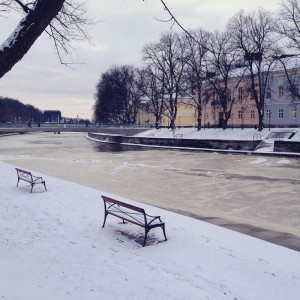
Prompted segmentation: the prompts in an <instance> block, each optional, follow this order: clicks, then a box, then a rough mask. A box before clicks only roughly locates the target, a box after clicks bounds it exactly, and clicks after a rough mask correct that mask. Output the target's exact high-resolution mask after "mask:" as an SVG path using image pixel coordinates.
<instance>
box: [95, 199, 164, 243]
mask: <svg viewBox="0 0 300 300" xmlns="http://www.w3.org/2000/svg"><path fill="white" fill-rule="evenodd" d="M101 197H102V199H103V202H104V221H103V225H102V227H104V226H105V222H106V218H107V216H108V215H112V216H115V217H117V218H120V219H122V220H123V222H124V221H125V220H126V221H127V222H130V223H132V224H135V225H138V226H140V227H143V228H144V229H145V237H144V243H143V247H144V246H145V245H146V240H147V235H148V232H149V231H150V230H151V229H153V228H156V227H161V228H162V230H163V233H164V237H165V240H167V237H166V232H165V223H164V222H162V221H161V219H160V216H150V215H147V214H146V212H145V210H144V209H143V208H141V207H137V206H134V205H131V204H128V203H125V202H122V201H120V200H116V199H112V198H110V197H106V196H101ZM123 208H125V209H123ZM131 211H134V212H136V213H132V212H131ZM138 218H140V219H138Z"/></svg>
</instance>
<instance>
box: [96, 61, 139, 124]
mask: <svg viewBox="0 0 300 300" xmlns="http://www.w3.org/2000/svg"><path fill="white" fill-rule="evenodd" d="M95 98H96V103H95V107H94V119H95V120H96V122H99V123H104V124H105V123H106V124H107V123H113V124H135V123H136V116H137V109H138V107H139V103H140V99H141V93H140V82H139V75H138V73H137V70H136V68H135V67H134V66H132V65H122V66H113V67H111V68H110V69H109V70H108V71H106V72H104V73H102V75H101V78H100V80H99V82H98V84H97V87H96V95H95Z"/></svg>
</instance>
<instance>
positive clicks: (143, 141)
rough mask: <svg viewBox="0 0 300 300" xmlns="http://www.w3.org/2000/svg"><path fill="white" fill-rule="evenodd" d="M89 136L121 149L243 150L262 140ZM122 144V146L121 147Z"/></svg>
mask: <svg viewBox="0 0 300 300" xmlns="http://www.w3.org/2000/svg"><path fill="white" fill-rule="evenodd" d="M88 136H89V137H90V138H92V139H95V140H98V141H100V142H104V143H108V144H109V143H111V144H114V146H115V147H117V145H119V147H117V148H118V149H119V150H121V148H122V147H123V149H125V148H126V149H128V148H130V147H132V148H135V149H136V148H137V146H149V148H150V147H157V146H161V147H170V148H174V147H181V148H193V149H199V148H200V149H201V148H202V149H222V150H241V151H253V150H254V149H255V148H256V146H257V145H258V144H259V143H260V142H261V141H260V140H255V141H244V140H242V141H241V140H240V141H226V140H190V139H182V138H173V139H172V138H164V139H163V138H151V137H134V136H122V135H119V134H118V135H109V134H99V133H92V132H89V133H88ZM121 146H122V147H121Z"/></svg>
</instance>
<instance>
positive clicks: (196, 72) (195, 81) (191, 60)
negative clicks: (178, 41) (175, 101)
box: [183, 29, 211, 130]
mask: <svg viewBox="0 0 300 300" xmlns="http://www.w3.org/2000/svg"><path fill="white" fill-rule="evenodd" d="M210 36H211V34H210V33H209V32H207V31H205V30H202V29H199V30H193V31H189V34H186V33H185V34H184V35H183V37H184V43H185V45H186V47H187V50H188V52H189V55H188V59H187V64H186V68H185V73H184V74H185V83H186V89H185V92H186V93H188V94H189V96H190V97H191V98H192V99H194V101H193V102H191V103H189V104H190V105H192V106H193V107H195V108H196V110H197V128H198V130H200V129H201V119H202V106H203V95H204V91H203V90H204V86H205V82H206V81H207V79H206V71H207V54H208V48H207V47H208V42H209V39H210Z"/></svg>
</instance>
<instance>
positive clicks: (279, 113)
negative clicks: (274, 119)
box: [278, 108, 283, 119]
mask: <svg viewBox="0 0 300 300" xmlns="http://www.w3.org/2000/svg"><path fill="white" fill-rule="evenodd" d="M278 119H283V109H282V108H281V109H278Z"/></svg>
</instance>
